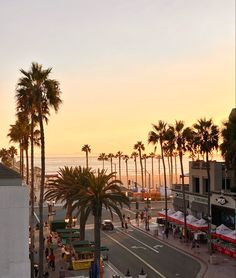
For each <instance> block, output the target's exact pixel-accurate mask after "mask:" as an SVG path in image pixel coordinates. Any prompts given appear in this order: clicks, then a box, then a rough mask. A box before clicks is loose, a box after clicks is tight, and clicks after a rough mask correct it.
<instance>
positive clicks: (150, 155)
mask: <svg viewBox="0 0 236 278" xmlns="http://www.w3.org/2000/svg"><path fill="white" fill-rule="evenodd" d="M149 157H150V158H151V162H152V188H154V163H153V159H154V157H155V152H151V153H150V154H149ZM156 189H157V188H156Z"/></svg>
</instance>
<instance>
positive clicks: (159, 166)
mask: <svg viewBox="0 0 236 278" xmlns="http://www.w3.org/2000/svg"><path fill="white" fill-rule="evenodd" d="M156 158H157V162H158V163H157V167H158V183H159V187H160V186H161V155H160V154H157V155H156Z"/></svg>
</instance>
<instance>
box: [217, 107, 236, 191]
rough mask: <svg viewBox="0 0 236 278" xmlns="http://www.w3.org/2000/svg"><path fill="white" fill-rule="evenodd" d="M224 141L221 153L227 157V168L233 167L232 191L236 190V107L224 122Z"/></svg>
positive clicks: (222, 132) (222, 131) (222, 133)
mask: <svg viewBox="0 0 236 278" xmlns="http://www.w3.org/2000/svg"><path fill="white" fill-rule="evenodd" d="M221 135H222V138H223V142H222V144H221V145H220V150H221V154H222V156H223V157H224V159H225V163H226V169H229V168H231V167H232V169H233V172H234V182H233V185H232V186H231V191H233V192H236V109H235V108H234V109H233V110H232V111H231V113H230V115H229V119H228V120H227V121H225V122H224V123H223V128H222V130H221Z"/></svg>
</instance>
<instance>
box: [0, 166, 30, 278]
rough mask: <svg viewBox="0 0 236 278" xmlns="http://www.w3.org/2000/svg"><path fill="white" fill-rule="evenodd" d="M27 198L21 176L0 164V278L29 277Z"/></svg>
mask: <svg viewBox="0 0 236 278" xmlns="http://www.w3.org/2000/svg"><path fill="white" fill-rule="evenodd" d="M28 195H29V194H28V190H27V187H26V186H25V185H24V184H22V179H21V176H20V174H19V173H17V172H15V171H14V170H12V169H9V168H7V167H6V166H4V165H3V164H1V163H0V235H1V236H0V258H1V259H0V278H19V277H30V261H29V196H28Z"/></svg>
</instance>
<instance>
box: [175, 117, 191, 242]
mask: <svg viewBox="0 0 236 278" xmlns="http://www.w3.org/2000/svg"><path fill="white" fill-rule="evenodd" d="M171 128H172V129H173V132H174V135H175V145H176V150H177V152H178V156H179V161H180V168H181V181H182V194H183V212H184V235H185V239H186V234H187V221H186V216H187V208H186V197H185V185H184V167H183V156H184V154H185V152H186V151H189V150H190V144H191V141H192V137H193V132H192V130H191V128H189V127H186V128H185V127H184V122H183V121H175V125H174V126H173V127H171Z"/></svg>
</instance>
